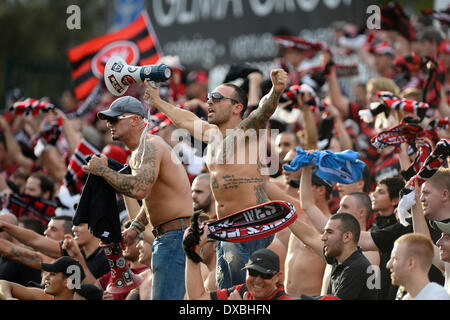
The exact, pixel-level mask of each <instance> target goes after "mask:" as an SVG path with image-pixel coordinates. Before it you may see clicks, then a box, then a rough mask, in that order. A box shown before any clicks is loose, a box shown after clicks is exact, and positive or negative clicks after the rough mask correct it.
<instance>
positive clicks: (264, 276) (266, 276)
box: [247, 269, 275, 280]
mask: <svg viewBox="0 0 450 320" xmlns="http://www.w3.org/2000/svg"><path fill="white" fill-rule="evenodd" d="M247 270H248V274H249V275H250V276H251V277H255V278H256V277H257V276H260V277H261V279H264V280H269V279H272V278H273V277H274V276H275V275H274V274H272V273H261V272H259V271H256V270H253V269H247Z"/></svg>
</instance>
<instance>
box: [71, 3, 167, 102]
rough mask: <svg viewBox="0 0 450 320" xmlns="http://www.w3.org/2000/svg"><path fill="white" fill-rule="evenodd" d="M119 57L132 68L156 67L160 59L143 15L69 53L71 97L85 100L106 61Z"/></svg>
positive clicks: (147, 20)
mask: <svg viewBox="0 0 450 320" xmlns="http://www.w3.org/2000/svg"><path fill="white" fill-rule="evenodd" d="M118 53H119V54H121V55H122V58H124V60H125V61H126V63H127V64H129V65H131V66H135V65H140V66H142V65H149V64H155V63H156V62H157V61H158V59H159V58H160V57H161V56H162V51H161V49H160V46H159V42H158V39H157V38H156V34H155V32H154V30H153V27H152V25H151V23H150V19H149V17H148V14H147V13H146V12H143V13H141V14H140V15H139V17H138V18H137V19H136V20H135V21H133V22H132V23H131V24H129V25H128V26H126V27H124V28H122V29H120V30H118V31H116V32H113V33H108V34H105V35H103V36H100V37H97V38H95V39H92V40H89V41H87V42H85V43H82V44H81V45H79V46H77V47H74V48H71V49H70V50H68V52H67V56H68V58H69V62H70V65H71V68H72V80H73V86H74V94H75V97H76V98H77V99H78V100H83V99H85V98H86V97H87V96H88V95H89V93H90V92H91V91H92V90H93V89H94V87H95V86H96V85H97V83H98V82H99V79H103V71H104V68H105V64H106V61H107V60H108V59H109V58H110V57H111V56H113V55H117V54H118Z"/></svg>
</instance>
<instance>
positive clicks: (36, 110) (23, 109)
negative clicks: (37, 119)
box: [9, 98, 55, 116]
mask: <svg viewBox="0 0 450 320" xmlns="http://www.w3.org/2000/svg"><path fill="white" fill-rule="evenodd" d="M54 109H55V106H54V105H53V104H51V103H48V102H44V101H39V100H36V99H31V98H27V99H25V100H24V101H18V102H16V103H14V104H13V105H12V106H11V107H10V108H9V111H10V112H11V113H12V114H14V115H16V116H21V115H32V116H35V115H37V114H40V113H43V112H48V111H50V110H54Z"/></svg>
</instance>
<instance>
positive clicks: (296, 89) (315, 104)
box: [280, 84, 328, 114]
mask: <svg viewBox="0 0 450 320" xmlns="http://www.w3.org/2000/svg"><path fill="white" fill-rule="evenodd" d="M304 93H309V95H310V96H311V99H310V100H309V101H307V102H306V104H307V105H309V106H310V108H311V111H312V112H313V113H316V114H318V113H320V112H323V111H326V110H327V107H328V104H327V103H326V102H324V101H322V100H321V99H319V98H318V97H317V96H316V93H315V92H314V89H313V88H311V87H310V86H309V85H307V84H295V85H292V86H290V87H289V88H288V89H287V90H286V91H284V92H283V94H282V95H281V98H280V101H281V102H283V101H291V102H292V105H291V106H292V107H293V108H296V109H297V108H300V106H299V105H298V104H297V96H298V95H299V94H304Z"/></svg>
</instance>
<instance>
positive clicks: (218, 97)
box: [206, 92, 239, 104]
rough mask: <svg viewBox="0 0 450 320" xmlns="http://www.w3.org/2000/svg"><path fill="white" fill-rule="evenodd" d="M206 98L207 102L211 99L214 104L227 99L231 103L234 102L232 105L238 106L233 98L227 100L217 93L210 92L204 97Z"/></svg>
mask: <svg viewBox="0 0 450 320" xmlns="http://www.w3.org/2000/svg"><path fill="white" fill-rule="evenodd" d="M206 98H207V99H208V100H209V99H211V100H212V101H213V102H214V103H218V102H220V100H222V99H228V100H231V101H232V102H234V104H238V103H239V101H237V100H236V99H233V98H228V97H224V96H223V95H222V94H221V93H219V92H210V93H208V95H207V96H206Z"/></svg>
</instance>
